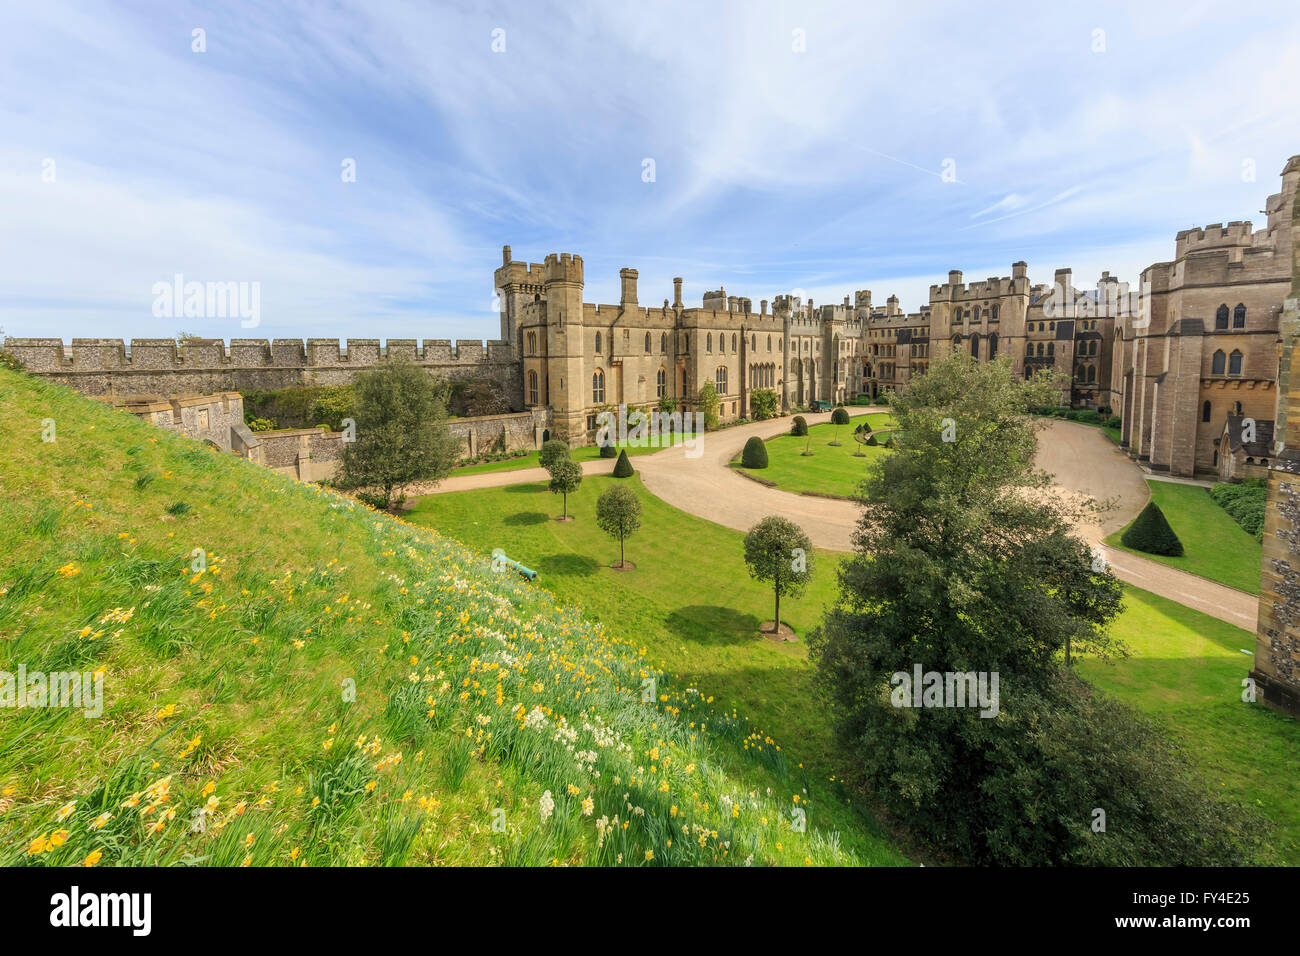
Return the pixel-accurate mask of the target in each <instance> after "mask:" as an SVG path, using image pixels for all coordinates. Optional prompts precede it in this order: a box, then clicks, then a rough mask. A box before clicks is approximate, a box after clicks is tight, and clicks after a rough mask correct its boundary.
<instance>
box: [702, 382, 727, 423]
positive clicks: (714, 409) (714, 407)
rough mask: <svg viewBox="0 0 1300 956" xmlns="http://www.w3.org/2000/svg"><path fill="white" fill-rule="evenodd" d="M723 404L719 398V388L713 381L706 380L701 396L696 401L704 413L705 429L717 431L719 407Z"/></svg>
mask: <svg viewBox="0 0 1300 956" xmlns="http://www.w3.org/2000/svg"><path fill="white" fill-rule="evenodd" d="M721 404H722V403H721V400H720V399H719V398H718V389H717V388H716V387H715V386H714V384H713V383H712V382H705V383H704V385H703V386H702V387H701V388H700V396H699V398H698V400H697V401H696V406H697V407H698V408H699V410H700V411H701V412H703V413H704V430H705V431H710V432H711V431H717V428H718V408H719V407H720V406H721Z"/></svg>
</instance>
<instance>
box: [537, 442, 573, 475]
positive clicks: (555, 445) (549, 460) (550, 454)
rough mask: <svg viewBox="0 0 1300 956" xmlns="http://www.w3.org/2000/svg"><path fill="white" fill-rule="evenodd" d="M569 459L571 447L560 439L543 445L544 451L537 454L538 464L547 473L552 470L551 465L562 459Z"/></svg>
mask: <svg viewBox="0 0 1300 956" xmlns="http://www.w3.org/2000/svg"><path fill="white" fill-rule="evenodd" d="M568 457H569V446H568V445H566V444H565V443H564V442H562V441H560V440H559V439H558V438H552V439H551V440H550V441H548V442H546V443H544V444H543V445H542V450H541V451H540V452H538V453H537V463H538V464H539V465H541V466H542V467H543V468H545V469H546V470H547V471H550V470H551V465H553V464H554V463H555V462H557V461H559V460H560V459H561V458H568Z"/></svg>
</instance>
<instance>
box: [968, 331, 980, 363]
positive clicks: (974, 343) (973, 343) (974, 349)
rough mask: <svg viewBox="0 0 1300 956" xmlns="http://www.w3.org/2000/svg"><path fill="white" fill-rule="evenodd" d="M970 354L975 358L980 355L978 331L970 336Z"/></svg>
mask: <svg viewBox="0 0 1300 956" xmlns="http://www.w3.org/2000/svg"><path fill="white" fill-rule="evenodd" d="M970 354H971V355H973V356H975V357H976V358H979V357H980V337H979V333H978V332H977V333H975V334H974V335H972V336H971V337H970Z"/></svg>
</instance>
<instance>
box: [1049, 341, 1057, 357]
mask: <svg viewBox="0 0 1300 956" xmlns="http://www.w3.org/2000/svg"><path fill="white" fill-rule="evenodd" d="M1055 355H1056V343H1055V342H1048V343H1047V357H1048V358H1052V357H1053V356H1055Z"/></svg>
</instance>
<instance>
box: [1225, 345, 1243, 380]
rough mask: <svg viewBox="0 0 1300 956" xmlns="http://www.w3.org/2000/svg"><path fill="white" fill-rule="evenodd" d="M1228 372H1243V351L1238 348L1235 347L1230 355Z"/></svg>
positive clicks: (1235, 373)
mask: <svg viewBox="0 0 1300 956" xmlns="http://www.w3.org/2000/svg"><path fill="white" fill-rule="evenodd" d="M1228 374H1229V375H1240V374H1241V353H1240V352H1239V351H1237V350H1236V349H1233V350H1232V354H1231V355H1229V356H1228Z"/></svg>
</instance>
